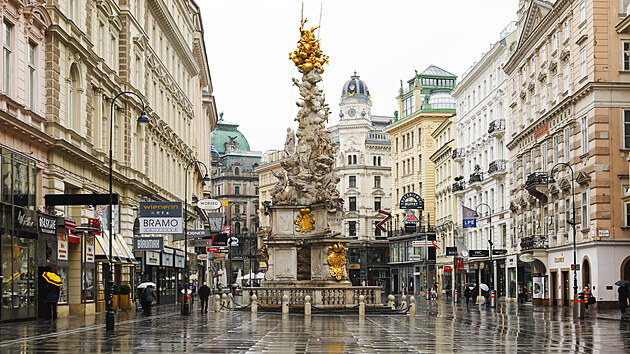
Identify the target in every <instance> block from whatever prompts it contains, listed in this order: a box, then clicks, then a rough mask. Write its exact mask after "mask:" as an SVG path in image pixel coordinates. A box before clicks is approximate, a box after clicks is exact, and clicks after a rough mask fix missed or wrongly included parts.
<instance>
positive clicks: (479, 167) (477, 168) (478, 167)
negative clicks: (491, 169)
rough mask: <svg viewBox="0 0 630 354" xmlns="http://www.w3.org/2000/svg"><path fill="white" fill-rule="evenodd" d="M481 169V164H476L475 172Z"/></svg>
mask: <svg viewBox="0 0 630 354" xmlns="http://www.w3.org/2000/svg"><path fill="white" fill-rule="evenodd" d="M479 171H481V166H479V165H475V172H476V173H479Z"/></svg>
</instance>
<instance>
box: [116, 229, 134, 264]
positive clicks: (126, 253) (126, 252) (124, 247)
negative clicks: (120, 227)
mask: <svg viewBox="0 0 630 354" xmlns="http://www.w3.org/2000/svg"><path fill="white" fill-rule="evenodd" d="M116 241H117V242H118V245H119V246H120V250H121V251H122V255H123V257H125V258H126V259H127V260H128V261H129V262H131V263H134V264H137V263H138V261H137V260H136V257H134V255H133V252H132V251H131V249H129V245H127V242H125V239H124V238H123V236H122V235H121V234H116Z"/></svg>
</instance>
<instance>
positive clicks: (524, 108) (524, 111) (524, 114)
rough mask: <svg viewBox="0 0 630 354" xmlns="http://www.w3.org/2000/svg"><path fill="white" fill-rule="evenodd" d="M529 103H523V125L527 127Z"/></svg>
mask: <svg viewBox="0 0 630 354" xmlns="http://www.w3.org/2000/svg"><path fill="white" fill-rule="evenodd" d="M527 117H528V115H527V102H523V121H522V124H523V125H525V123H527Z"/></svg>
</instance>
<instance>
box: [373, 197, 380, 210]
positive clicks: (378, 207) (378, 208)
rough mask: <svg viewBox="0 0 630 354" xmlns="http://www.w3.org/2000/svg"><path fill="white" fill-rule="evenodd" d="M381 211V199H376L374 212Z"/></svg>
mask: <svg viewBox="0 0 630 354" xmlns="http://www.w3.org/2000/svg"><path fill="white" fill-rule="evenodd" d="M379 210H381V197H374V211H379Z"/></svg>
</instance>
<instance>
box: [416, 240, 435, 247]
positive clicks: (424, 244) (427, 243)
mask: <svg viewBox="0 0 630 354" xmlns="http://www.w3.org/2000/svg"><path fill="white" fill-rule="evenodd" d="M411 245H412V246H413V247H432V246H433V242H431V241H412V242H411Z"/></svg>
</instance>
